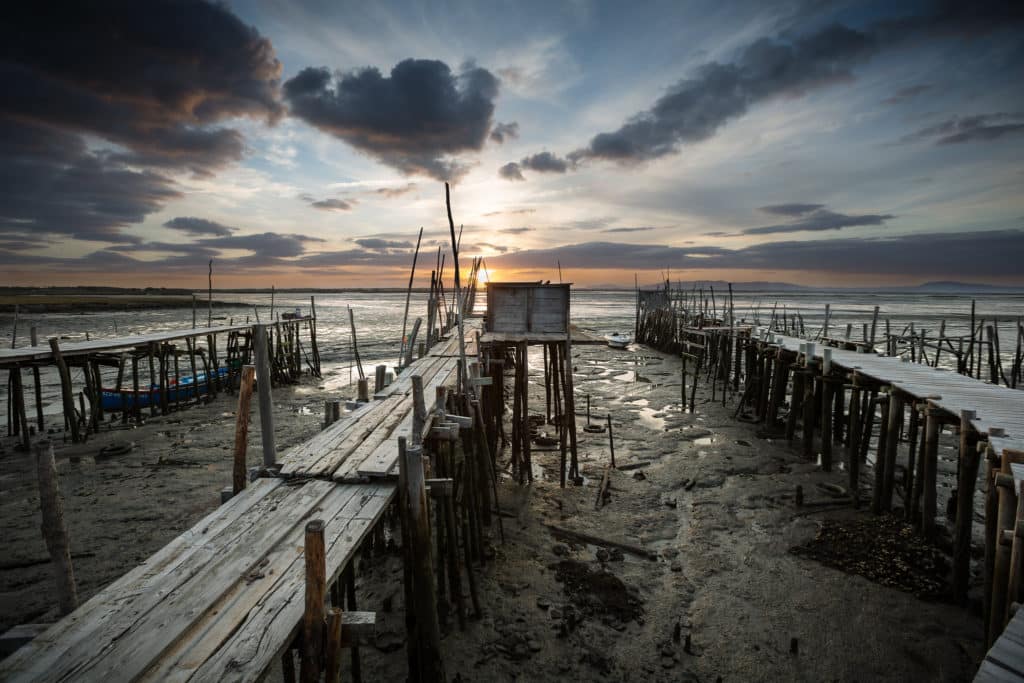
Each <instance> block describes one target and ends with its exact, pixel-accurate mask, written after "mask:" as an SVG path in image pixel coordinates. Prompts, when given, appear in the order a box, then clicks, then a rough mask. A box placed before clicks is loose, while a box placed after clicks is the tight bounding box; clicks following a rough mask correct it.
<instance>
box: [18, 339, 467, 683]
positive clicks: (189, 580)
mask: <svg viewBox="0 0 1024 683" xmlns="http://www.w3.org/2000/svg"><path fill="white" fill-rule="evenodd" d="M220 329H221V331H224V330H227V329H233V328H220ZM207 332H209V330H207V329H203V330H196V334H197V335H198V334H206V333H207ZM176 334H177V335H178V336H180V332H178V333H176ZM467 336H469V335H467ZM153 339H154V337H153V336H152V335H148V336H147V341H148V340H153ZM126 340H127V341H126ZM457 342H458V340H457V337H455V336H454V335H453V336H452V338H450V339H448V340H445V341H442V342H440V343H439V344H437V345H435V346H434V347H433V348H432V349H431V353H430V355H428V356H425V357H423V358H421V359H419V360H417V361H416V362H415V363H413V364H411V365H410V366H409V367H408V368H406V369H405V370H404V371H403V372H402V374H401V375H400V377H399V379H398V381H396V382H394V383H392V384H391V385H390V386H388V387H386V388H385V390H384V391H382V392H380V393H379V394H378V395H377V396H376V400H375V401H373V402H371V403H368V404H366V405H365V406H362V407H360V408H358V409H357V410H355V411H353V412H352V413H350V414H348V415H346V416H345V417H344V418H343V419H341V420H340V421H338V422H336V423H335V424H334V425H332V426H331V427H329V428H328V429H326V430H324V431H323V432H321V433H320V434H318V435H317V436H315V437H313V439H311V440H310V441H308V442H306V443H304V444H302V445H300V446H298V447H296V448H293V449H292V450H291V451H289V452H288V453H287V454H285V456H284V457H283V458H282V460H281V463H282V465H283V466H282V469H281V473H280V474H281V476H280V477H275V478H264V479H258V480H256V482H254V483H253V484H251V485H250V486H249V487H248V488H246V489H245V490H244V491H242V492H241V493H239V494H238V495H236V496H235V497H233V498H232V499H231V500H229V501H228V502H227V503H225V504H224V505H222V506H220V507H219V508H218V509H217V510H215V511H214V512H212V513H210V514H209V515H207V516H206V517H205V518H204V519H203V520H202V521H200V522H199V523H198V524H196V525H195V526H194V527H192V529H190V530H189V531H187V532H185V533H184V534H182V535H181V536H179V537H178V538H177V539H175V540H174V541H172V542H171V543H170V544H168V545H167V546H165V547H164V548H162V549H161V550H160V551H159V552H157V553H156V554H155V555H153V556H152V557H150V558H149V559H148V560H146V561H145V562H144V563H143V564H142V565H140V566H138V567H136V568H135V569H133V570H132V571H130V572H129V573H128V574H126V575H124V576H123V577H121V578H120V579H118V580H117V581H115V582H114V583H113V584H111V585H110V586H108V587H107V588H105V589H104V590H103V591H102V592H100V593H98V594H97V595H96V596H94V597H93V598H92V599H90V600H89V601H88V602H86V603H85V604H83V605H82V606H81V607H79V608H78V609H77V610H75V611H74V612H72V613H71V614H70V615H68V616H67V617H65V618H63V619H62V620H61V621H59V622H57V623H56V624H54V625H53V626H52V627H50V628H49V629H48V630H47V631H45V632H44V633H43V634H41V635H40V636H39V637H37V638H36V639H35V640H33V641H32V642H30V643H28V644H27V645H25V646H23V647H22V648H21V649H19V650H18V651H17V652H15V653H14V654H13V655H11V656H10V657H8V658H7V659H6V660H4V661H2V662H0V680H4V681H98V682H103V683H109V682H110V681H256V680H258V679H260V677H261V676H262V675H263V673H264V672H265V671H266V669H267V668H268V667H269V666H270V665H271V664H272V663H273V662H274V661H276V660H277V659H279V658H280V656H281V655H282V654H283V653H284V652H285V650H286V649H287V648H288V647H289V646H290V645H291V644H292V643H293V641H294V640H295V637H296V634H297V633H298V631H299V629H300V626H301V620H302V616H303V613H304V608H305V605H304V586H305V559H304V556H303V554H304V532H305V525H306V523H307V522H308V521H311V520H313V519H321V520H323V521H324V522H325V536H326V538H325V547H326V565H327V574H326V577H327V584H328V585H330V584H331V583H333V582H334V581H335V580H336V579H337V578H338V577H339V575H340V574H341V572H342V570H343V569H344V568H345V567H346V566H347V565H348V564H349V563H350V562H351V561H352V559H353V557H354V554H355V552H356V550H357V549H358V548H359V546H360V544H361V542H362V541H363V539H364V538H365V537H366V536H367V534H368V533H370V531H371V530H372V529H373V528H374V526H375V525H376V524H377V523H378V522H379V520H380V519H381V517H382V516H383V514H384V512H385V510H386V509H387V507H388V505H389V504H390V503H391V501H392V500H393V498H394V496H395V490H396V484H395V482H394V479H393V478H392V477H391V476H390V475H392V474H393V473H394V472H395V470H396V461H397V458H398V446H397V437H398V436H399V435H402V434H408V433H409V431H410V428H411V425H412V403H413V399H412V395H411V386H412V379H411V378H412V376H413V375H416V374H418V375H420V376H422V377H423V381H424V387H425V393H427V392H436V389H435V387H438V386H443V385H449V384H452V383H454V380H455V372H456V367H457V361H458V343H457ZM94 343H98V342H94ZM121 343H127V344H129V345H131V344H135V343H142V342H137V341H136V340H134V339H132V338H122V340H121ZM69 346H70V345H69ZM96 349H97V347H95V346H94V347H91V348H90V352H93V351H95V350H96ZM468 351H469V352H470V353H472V354H475V350H473V347H472V346H471V347H470V348H469V349H468ZM354 482H358V483H354Z"/></svg>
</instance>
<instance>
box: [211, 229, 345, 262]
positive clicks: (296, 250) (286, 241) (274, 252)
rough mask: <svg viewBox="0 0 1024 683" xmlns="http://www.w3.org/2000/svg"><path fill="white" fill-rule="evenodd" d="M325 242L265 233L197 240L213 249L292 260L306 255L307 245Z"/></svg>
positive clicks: (308, 237) (302, 236) (299, 236)
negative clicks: (249, 252)
mask: <svg viewBox="0 0 1024 683" xmlns="http://www.w3.org/2000/svg"><path fill="white" fill-rule="evenodd" d="M324 241H325V240H323V239H321V238H319V237H310V236H308V235H295V234H281V233H276V232H264V233H257V234H255V235H232V236H230V237H211V238H207V239H201V240H197V241H196V242H195V244H197V245H199V246H202V247H210V248H213V249H240V250H244V251H251V252H254V253H255V254H260V255H263V256H272V257H277V258H290V257H294V256H301V255H302V254H304V253H305V251H306V246H305V245H306V244H307V243H309V242H324Z"/></svg>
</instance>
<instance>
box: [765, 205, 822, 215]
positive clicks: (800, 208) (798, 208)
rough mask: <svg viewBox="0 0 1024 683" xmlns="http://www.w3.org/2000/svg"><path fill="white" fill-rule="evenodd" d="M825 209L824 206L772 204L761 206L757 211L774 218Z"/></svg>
mask: <svg viewBox="0 0 1024 683" xmlns="http://www.w3.org/2000/svg"><path fill="white" fill-rule="evenodd" d="M823 208H825V205H824V204H797V203H792V204H772V205H770V206H762V207H760V208H759V209H758V211H764V212H765V213H770V214H772V215H774V216H803V215H804V214H807V213H811V212H812V211H817V210H818V209H823Z"/></svg>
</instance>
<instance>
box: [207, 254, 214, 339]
mask: <svg viewBox="0 0 1024 683" xmlns="http://www.w3.org/2000/svg"><path fill="white" fill-rule="evenodd" d="M206 326H207V327H213V259H210V270H209V273H207V276H206Z"/></svg>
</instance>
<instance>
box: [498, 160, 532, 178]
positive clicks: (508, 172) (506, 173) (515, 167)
mask: <svg viewBox="0 0 1024 683" xmlns="http://www.w3.org/2000/svg"><path fill="white" fill-rule="evenodd" d="M498 175H500V176H501V177H502V178H504V179H505V180H526V178H524V177H523V170H522V169H521V168H520V167H519V164H517V163H516V162H514V161H510V162H508V163H507V164H505V165H504V166H502V167H501V168H499V169H498Z"/></svg>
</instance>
